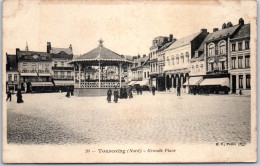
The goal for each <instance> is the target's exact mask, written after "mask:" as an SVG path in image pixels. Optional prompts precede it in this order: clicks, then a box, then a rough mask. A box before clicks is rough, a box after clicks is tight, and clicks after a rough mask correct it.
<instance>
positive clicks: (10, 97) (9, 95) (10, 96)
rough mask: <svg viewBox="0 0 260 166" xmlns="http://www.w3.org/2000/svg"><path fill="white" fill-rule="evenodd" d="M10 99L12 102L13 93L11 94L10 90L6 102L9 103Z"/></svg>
mask: <svg viewBox="0 0 260 166" xmlns="http://www.w3.org/2000/svg"><path fill="white" fill-rule="evenodd" d="M8 99H10V101H12V93H11V91H10V90H8V92H7V99H6V101H7V100H8Z"/></svg>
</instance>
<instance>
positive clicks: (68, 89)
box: [66, 87, 70, 98]
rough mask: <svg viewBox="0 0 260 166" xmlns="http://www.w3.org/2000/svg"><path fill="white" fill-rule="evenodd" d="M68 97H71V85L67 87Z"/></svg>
mask: <svg viewBox="0 0 260 166" xmlns="http://www.w3.org/2000/svg"><path fill="white" fill-rule="evenodd" d="M66 97H68V98H69V97H70V87H67V94H66Z"/></svg>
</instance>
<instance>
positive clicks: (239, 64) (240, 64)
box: [238, 56, 243, 68]
mask: <svg viewBox="0 0 260 166" xmlns="http://www.w3.org/2000/svg"><path fill="white" fill-rule="evenodd" d="M242 62H243V57H242V56H240V57H238V68H242Z"/></svg>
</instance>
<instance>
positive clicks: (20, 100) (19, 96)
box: [16, 89, 23, 103]
mask: <svg viewBox="0 0 260 166" xmlns="http://www.w3.org/2000/svg"><path fill="white" fill-rule="evenodd" d="M16 96H17V103H23V96H22V92H21V89H18V90H17V94H16Z"/></svg>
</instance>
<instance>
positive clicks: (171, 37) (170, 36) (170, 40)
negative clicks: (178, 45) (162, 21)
mask: <svg viewBox="0 0 260 166" xmlns="http://www.w3.org/2000/svg"><path fill="white" fill-rule="evenodd" d="M172 39H173V35H172V34H170V35H169V38H168V41H169V42H172Z"/></svg>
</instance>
